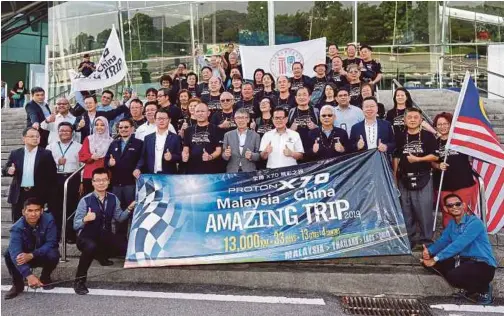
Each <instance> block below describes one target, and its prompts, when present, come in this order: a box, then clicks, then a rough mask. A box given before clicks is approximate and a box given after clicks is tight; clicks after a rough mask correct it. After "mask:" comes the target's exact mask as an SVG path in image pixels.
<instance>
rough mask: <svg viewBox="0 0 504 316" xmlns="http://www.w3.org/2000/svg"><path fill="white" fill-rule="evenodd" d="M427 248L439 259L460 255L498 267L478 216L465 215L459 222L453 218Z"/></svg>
mask: <svg viewBox="0 0 504 316" xmlns="http://www.w3.org/2000/svg"><path fill="white" fill-rule="evenodd" d="M427 250H429V253H430V255H431V256H436V257H437V259H438V260H439V261H443V260H446V259H449V258H452V257H454V256H456V255H459V256H461V257H468V258H473V259H475V260H477V261H483V262H485V263H487V264H488V265H490V266H492V267H497V261H496V260H495V257H494V255H493V252H492V245H491V244H490V240H489V239H488V234H487V231H486V229H485V226H484V224H483V222H482V221H481V220H480V219H479V218H478V217H476V216H471V215H464V216H463V217H462V220H461V221H460V223H459V224H457V223H456V222H455V220H451V221H450V222H449V223H448V226H447V227H446V228H445V230H444V231H443V234H442V235H441V237H440V238H439V239H438V240H436V242H435V243H433V244H432V245H430V246H429V247H428V248H427Z"/></svg>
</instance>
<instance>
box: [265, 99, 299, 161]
mask: <svg viewBox="0 0 504 316" xmlns="http://www.w3.org/2000/svg"><path fill="white" fill-rule="evenodd" d="M287 116H288V112H287V110H285V109H284V108H276V109H275V111H274V112H273V125H275V129H273V130H271V131H269V132H266V133H265V134H264V136H263V138H262V140H261V145H260V146H259V151H260V152H261V158H262V159H263V160H268V162H267V164H266V167H267V168H281V167H288V166H295V165H297V161H298V160H300V159H302V158H303V154H304V149H303V143H302V142H301V137H300V136H299V134H298V133H297V132H296V131H293V130H291V129H288V128H287Z"/></svg>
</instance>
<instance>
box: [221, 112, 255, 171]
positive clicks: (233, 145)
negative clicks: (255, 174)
mask: <svg viewBox="0 0 504 316" xmlns="http://www.w3.org/2000/svg"><path fill="white" fill-rule="evenodd" d="M234 120H235V123H236V126H237V129H236V130H232V131H229V132H227V133H226V134H224V144H223V150H224V151H223V153H222V158H223V159H224V160H226V161H227V162H228V163H227V167H226V171H227V172H249V171H255V170H256V162H258V161H259V160H260V155H259V144H260V143H261V137H260V136H259V134H257V133H256V132H255V131H253V130H251V129H249V128H248V127H247V125H248V123H249V121H250V114H249V112H248V111H247V110H246V109H238V110H237V111H236V113H235V116H234Z"/></svg>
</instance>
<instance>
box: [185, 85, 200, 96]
mask: <svg viewBox="0 0 504 316" xmlns="http://www.w3.org/2000/svg"><path fill="white" fill-rule="evenodd" d="M186 89H187V91H189V94H190V95H191V98H194V97H197V96H198V88H197V86H194V87H189V86H187V88H186Z"/></svg>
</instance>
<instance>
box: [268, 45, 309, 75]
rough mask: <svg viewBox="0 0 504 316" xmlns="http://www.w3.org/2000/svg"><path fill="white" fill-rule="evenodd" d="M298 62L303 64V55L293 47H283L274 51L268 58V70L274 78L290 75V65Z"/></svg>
mask: <svg viewBox="0 0 504 316" xmlns="http://www.w3.org/2000/svg"><path fill="white" fill-rule="evenodd" d="M295 62H300V63H302V64H303V65H304V59H303V55H301V53H300V52H298V51H297V50H295V49H292V48H284V49H281V50H279V51H278V52H276V53H275V54H274V55H273V57H271V60H270V63H269V65H270V71H271V74H273V76H275V78H278V76H281V75H283V76H287V77H292V65H293V64H294V63H295Z"/></svg>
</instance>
